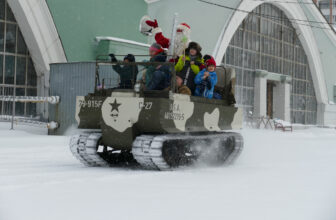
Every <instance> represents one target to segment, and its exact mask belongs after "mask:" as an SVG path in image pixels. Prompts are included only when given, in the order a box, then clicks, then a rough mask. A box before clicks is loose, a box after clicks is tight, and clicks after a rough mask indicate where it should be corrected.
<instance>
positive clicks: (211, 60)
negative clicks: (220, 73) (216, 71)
mask: <svg viewBox="0 0 336 220" xmlns="http://www.w3.org/2000/svg"><path fill="white" fill-rule="evenodd" d="M205 65H206V66H207V67H208V66H211V65H213V66H216V61H215V59H214V58H213V57H211V59H208V60H207V61H206V62H205Z"/></svg>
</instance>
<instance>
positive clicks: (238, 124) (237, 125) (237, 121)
mask: <svg viewBox="0 0 336 220" xmlns="http://www.w3.org/2000/svg"><path fill="white" fill-rule="evenodd" d="M231 127H232V129H233V130H236V129H242V127H243V110H242V109H241V108H238V109H237V112H236V113H235V114H234V117H233V120H232V123H231Z"/></svg>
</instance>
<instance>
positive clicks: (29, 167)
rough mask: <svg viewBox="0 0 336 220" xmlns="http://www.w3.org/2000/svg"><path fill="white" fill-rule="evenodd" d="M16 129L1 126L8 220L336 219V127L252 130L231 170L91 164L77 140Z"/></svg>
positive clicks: (0, 203)
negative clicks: (78, 155) (72, 147)
mask: <svg viewBox="0 0 336 220" xmlns="http://www.w3.org/2000/svg"><path fill="white" fill-rule="evenodd" d="M8 128H9V124H7V123H5V124H4V123H0V220H77V219H78V220H93V219H94V220H100V219H118V220H120V219H127V220H129V219H137V220H138V219H146V220H151V219H153V220H165V219H169V220H172V219H174V220H176V219H183V220H186V219H192V220H195V219H202V220H204V219H211V220H212V219H219V220H223V219H229V220H245V219H249V220H254V219H255V220H263V219H265V220H266V219H267V220H291V219H293V220H317V219H318V220H335V219H336V130H335V129H318V128H312V129H309V130H304V131H295V132H293V133H282V132H274V131H268V130H249V129H244V130H243V131H242V134H243V136H244V138H245V149H244V151H243V153H242V155H241V157H240V158H239V159H238V161H237V162H236V163H235V164H234V165H233V166H230V167H217V168H214V167H197V168H188V169H180V170H176V171H169V172H156V171H144V170H134V169H125V168H88V167H84V166H82V165H81V164H79V162H78V161H76V160H75V159H74V158H73V157H72V155H71V153H70V151H69V150H68V141H69V137H55V136H46V135H43V133H44V131H42V130H40V129H36V128H30V127H24V128H22V127H17V128H16V130H15V131H10V130H8ZM27 128H28V129H27ZM24 130H25V131H24Z"/></svg>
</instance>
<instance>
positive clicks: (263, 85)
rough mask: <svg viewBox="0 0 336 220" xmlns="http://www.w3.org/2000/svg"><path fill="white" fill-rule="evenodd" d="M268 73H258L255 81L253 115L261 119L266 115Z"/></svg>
mask: <svg viewBox="0 0 336 220" xmlns="http://www.w3.org/2000/svg"><path fill="white" fill-rule="evenodd" d="M266 75H267V72H266V71H256V77H255V80H254V112H253V115H254V116H256V117H261V116H265V115H266V108H267V106H266V103H267V102H266V93H267V79H266Z"/></svg>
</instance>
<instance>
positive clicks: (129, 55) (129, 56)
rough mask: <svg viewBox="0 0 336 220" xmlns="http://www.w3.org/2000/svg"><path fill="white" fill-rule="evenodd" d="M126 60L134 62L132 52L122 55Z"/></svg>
mask: <svg viewBox="0 0 336 220" xmlns="http://www.w3.org/2000/svg"><path fill="white" fill-rule="evenodd" d="M126 59H127V60H128V61H129V62H135V57H134V55H133V54H127V55H126V56H125V57H124V60H126Z"/></svg>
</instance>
